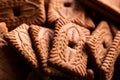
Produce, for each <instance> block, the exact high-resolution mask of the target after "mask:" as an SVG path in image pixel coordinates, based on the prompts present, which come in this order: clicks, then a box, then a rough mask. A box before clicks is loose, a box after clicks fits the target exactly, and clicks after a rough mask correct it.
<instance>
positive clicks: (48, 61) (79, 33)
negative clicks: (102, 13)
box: [0, 0, 120, 80]
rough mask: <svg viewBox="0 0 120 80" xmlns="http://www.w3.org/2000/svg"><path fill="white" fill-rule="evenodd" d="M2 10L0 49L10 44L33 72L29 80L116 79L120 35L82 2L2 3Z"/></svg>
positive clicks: (14, 0)
mask: <svg viewBox="0 0 120 80" xmlns="http://www.w3.org/2000/svg"><path fill="white" fill-rule="evenodd" d="M0 11H1V12H0V26H1V27H0V32H1V33H0V35H2V36H0V46H1V47H2V46H6V45H10V46H11V47H12V48H13V49H14V50H16V53H15V54H18V55H20V57H22V59H23V60H24V62H25V63H28V65H29V66H30V67H31V68H32V70H33V72H32V71H31V72H30V74H29V75H28V77H27V79H26V80H39V79H41V80H112V79H113V76H114V75H115V74H116V72H115V69H114V68H115V64H116V61H117V59H119V56H120V31H119V29H117V27H115V26H113V25H111V24H110V23H109V22H108V21H106V20H105V19H101V20H99V21H97V22H96V21H94V20H93V17H91V16H89V13H88V12H87V11H86V7H85V6H83V5H82V4H81V3H80V2H79V0H1V2H0ZM93 16H94V15H93ZM95 17H97V16H95ZM4 29H5V30H4ZM7 29H8V30H7ZM6 30H7V31H6ZM4 32H5V33H4ZM4 43H5V44H4ZM1 44H2V45H1ZM118 64H119V63H118ZM118 72H120V71H118ZM117 74H118V73H117ZM8 80H9V79H8ZM10 80H11V79H10ZM17 80H18V79H17ZM118 80H119V79H118Z"/></svg>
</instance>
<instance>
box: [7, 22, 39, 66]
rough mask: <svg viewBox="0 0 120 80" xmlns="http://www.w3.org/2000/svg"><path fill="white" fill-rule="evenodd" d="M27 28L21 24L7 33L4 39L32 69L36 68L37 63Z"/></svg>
mask: <svg viewBox="0 0 120 80" xmlns="http://www.w3.org/2000/svg"><path fill="white" fill-rule="evenodd" d="M28 29H29V26H28V25H27V24H22V25H20V26H18V27H17V28H16V29H14V30H13V31H11V32H9V33H7V34H6V35H5V38H6V39H7V40H8V42H9V43H10V44H12V46H13V47H14V48H15V49H16V50H17V51H18V53H19V54H20V55H21V56H22V57H23V58H24V59H25V60H26V62H28V63H29V64H30V65H31V66H32V67H33V68H37V67H38V61H37V58H36V55H35V52H34V50H33V49H32V42H31V39H30V37H29V33H28Z"/></svg>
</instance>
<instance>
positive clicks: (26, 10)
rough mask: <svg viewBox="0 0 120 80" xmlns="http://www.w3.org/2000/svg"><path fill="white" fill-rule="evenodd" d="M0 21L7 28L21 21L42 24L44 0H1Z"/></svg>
mask: <svg viewBox="0 0 120 80" xmlns="http://www.w3.org/2000/svg"><path fill="white" fill-rule="evenodd" d="M0 22H6V24H7V26H8V29H9V30H12V29H13V28H15V27H17V26H19V25H20V24H22V23H27V24H36V25H42V24H44V22H45V9H44V0H1V2H0Z"/></svg>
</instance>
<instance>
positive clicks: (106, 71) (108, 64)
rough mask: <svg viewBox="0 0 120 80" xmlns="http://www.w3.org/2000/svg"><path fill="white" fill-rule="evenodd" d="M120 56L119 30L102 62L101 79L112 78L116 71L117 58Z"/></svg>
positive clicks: (108, 79) (107, 79)
mask: <svg viewBox="0 0 120 80" xmlns="http://www.w3.org/2000/svg"><path fill="white" fill-rule="evenodd" d="M119 56H120V31H118V32H117V34H116V36H115V38H114V40H113V42H112V45H111V46H110V48H109V49H108V52H107V54H106V55H105V58H104V60H103V61H102V64H101V67H100V69H101V79H100V80H112V77H113V73H114V64H115V62H116V60H117V58H118V57H119Z"/></svg>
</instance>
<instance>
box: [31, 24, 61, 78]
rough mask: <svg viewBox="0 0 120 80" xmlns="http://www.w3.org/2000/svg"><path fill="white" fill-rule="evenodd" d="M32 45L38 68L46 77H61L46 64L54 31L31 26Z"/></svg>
mask: <svg viewBox="0 0 120 80" xmlns="http://www.w3.org/2000/svg"><path fill="white" fill-rule="evenodd" d="M29 32H30V35H31V38H32V41H33V45H34V46H35V50H36V54H37V58H38V61H39V63H40V68H41V69H42V70H43V71H44V72H45V73H46V74H48V75H54V76H62V74H61V73H60V72H59V71H57V70H55V69H54V68H52V67H49V66H48V64H47V61H48V55H49V53H50V49H51V42H52V39H53V35H54V31H53V30H51V29H48V28H43V27H42V26H37V25H31V26H30V29H29Z"/></svg>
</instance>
